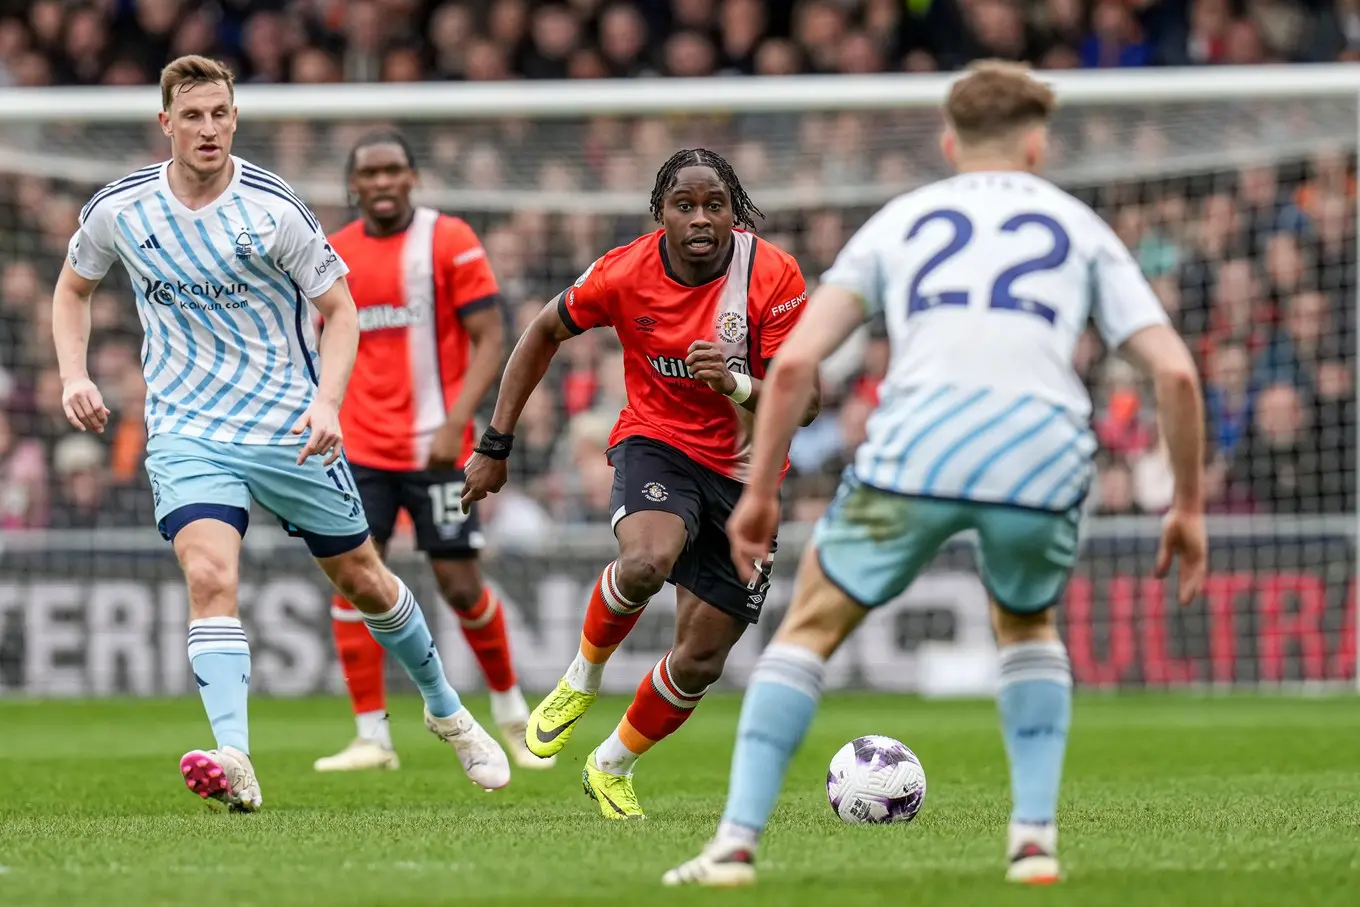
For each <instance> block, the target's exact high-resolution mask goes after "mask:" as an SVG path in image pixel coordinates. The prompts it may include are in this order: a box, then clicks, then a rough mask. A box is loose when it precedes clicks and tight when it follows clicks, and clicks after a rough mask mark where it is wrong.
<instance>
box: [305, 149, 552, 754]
mask: <svg viewBox="0 0 1360 907" xmlns="http://www.w3.org/2000/svg"><path fill="white" fill-rule="evenodd" d="M347 170H348V177H349V189H350V193H351V195H352V196H353V197H354V198H355V199H356V200H357V201H358V204H359V207H360V209H361V210H362V216H361V217H360V218H359V219H357V220H355V221H353V222H351V223H349V224H347V225H346V226H345V227H344V228H342V229H341V230H339V231H338V232H336V233H334V234H332V235H331V244H332V245H333V246H334V247H335V250H336V252H337V253H339V254H340V255H341V256H342V257H343V258H344V260H345V261H346V262H348V263H349V265H350V280H349V285H350V290H351V292H352V293H353V294H354V300H355V303H356V304H357V305H358V308H359V332H360V333H359V355H358V358H357V359H356V360H355V363H354V376H353V377H352V378H351V379H350V384H349V391H348V392H347V394H346V396H345V402H344V405H343V407H342V408H341V411H340V422H341V426H342V430H343V431H344V434H345V452H346V454H347V455H348V456H349V461H350V464H351V466H352V468H353V471H354V478H355V483H356V484H357V486H358V489H359V496H360V497H361V498H362V499H363V505H364V511H365V513H366V514H367V515H368V521H369V525H370V527H371V529H372V533H373V540H374V541H375V542H376V543H377V544H378V545H379V547H380V548H383V549H385V547H386V544H387V541H388V540H389V539H390V538H391V536H392V530H393V527H394V525H395V524H396V520H397V515H398V512H399V511H401V510H405V511H406V512H407V513H408V514H409V515H410V517H411V521H412V522H413V523H414V524H415V533H416V543H417V545H418V547H419V548H420V549H421V550H422V551H424V552H425V553H426V555H427V556H428V557H429V559H430V566H431V567H433V569H434V575H435V580H436V582H437V584H438V586H439V591H440V593H441V594H442V595H443V597H444V600H445V601H447V602H448V603H449V604H450V605H452V606H453V609H454V611H455V612H457V615H458V620H459V623H460V624H461V625H462V629H463V635H464V636H465V637H466V638H467V641H468V645H469V646H471V647H472V651H473V654H474V655H476V657H477V661H478V663H479V664H480V665H481V668H482V673H483V674H484V675H485V676H486V682H487V686H488V687H489V688H490V690H491V711H492V717H493V718H494V720H495V722H496V724H497V725H499V727H500V729H501V733H502V735H503V736H504V737H505V741H506V744H507V752H508V753H509V755H510V757H511V758H512V759H514V761H515V762H516V763H518V764H519V765H522V766H526V767H529V768H544V767H547V766H549V765H551V763H544V762H543V761H542V760H541V759H538V758H535V757H534V756H532V755H531V754H529V752H528V751H527V750H526V749H525V746H524V734H525V726H526V721H527V719H528V717H529V709H528V705H527V703H526V702H525V701H524V696H523V694H521V693H520V690H519V686H518V685H517V683H516V679H515V669H514V666H513V664H512V662H511V658H510V644H509V640H508V638H507V634H506V626H505V616H504V614H503V613H502V611H501V605H500V602H499V601H498V600H497V598H496V595H495V594H494V593H493V592H492V591H491V589H490V587H488V586H486V585H485V584H484V583H483V582H482V575H481V571H480V569H479V567H478V562H477V551H478V549H479V548H481V547H482V534H481V532H480V531H479V528H478V524H477V515H476V513H475V512H464V510H463V508H462V506H461V504H460V499H461V496H462V488H463V472H462V469H463V465H464V463H465V462H466V460H467V458H468V456H469V454H470V453H471V452H472V444H473V435H474V432H473V428H472V418H473V413H474V412H475V411H476V408H477V406H478V404H479V403H480V401H481V399H482V397H483V396H484V395H485V394H486V392H487V389H488V388H490V386H491V383H492V382H493V381H494V380H495V378H496V372H497V370H498V369H499V367H500V364H501V357H502V352H503V339H502V325H501V312H500V306H499V296H498V293H499V289H498V287H497V284H496V278H495V276H494V275H493V274H492V273H491V267H490V265H489V264H488V263H487V260H486V253H485V252H484V251H483V250H482V246H481V243H480V242H479V241H478V239H477V236H476V235H475V234H474V233H473V232H472V228H471V227H469V226H468V225H467V224H466V223H465V222H463V221H462V220H460V219H459V218H456V217H451V216H449V215H447V214H441V213H439V212H438V211H435V210H433V209H430V208H422V207H414V206H413V205H412V204H411V190H412V189H413V188H414V187H415V183H416V167H415V160H414V157H413V155H412V153H411V148H410V146H409V145H408V144H407V143H406V141H405V140H404V139H403V138H402V137H401V136H400V135H399V134H397V133H389V132H384V133H375V134H373V135H370V136H368V137H366V138H364V139H362V140H360V142H359V143H358V144H357V145H356V146H355V147H354V149H353V151H352V152H351V153H350V158H349V166H348V168H347ZM331 616H332V618H333V620H332V624H333V627H334V631H335V642H336V648H337V649H338V650H339V653H340V660H341V663H342V665H343V666H344V672H345V683H346V685H347V686H348V687H349V693H350V699H351V701H352V702H353V705H354V713H355V721H356V723H357V725H358V736H357V737H356V739H355V740H354V741H353V742H352V743H351V744H350V745H349V746H348V747H347V748H346V749H344V750H342V751H341V752H339V753H337V754H336V755H334V756H327V757H325V758H322V759H318V760H317V761H316V769H317V771H350V770H356V769H365V768H397V767H398V760H397V755H396V753H395V752H394V750H393V748H392V740H391V737H390V736H389V734H388V728H387V708H386V700H385V693H384V689H383V673H384V665H383V650H382V648H381V647H379V646H378V644H377V642H376V641H375V640H374V639H373V637H372V635H370V634H369V632H368V628H367V627H366V626H365V625H364V624H363V622H362V621H361V619H360V615H359V612H358V611H355V610H354V608H353V607H352V606H351V605H350V603H349V602H347V601H345V600H344V599H343V598H341V597H339V596H336V597H335V599H334V601H333V604H332V607H331Z"/></svg>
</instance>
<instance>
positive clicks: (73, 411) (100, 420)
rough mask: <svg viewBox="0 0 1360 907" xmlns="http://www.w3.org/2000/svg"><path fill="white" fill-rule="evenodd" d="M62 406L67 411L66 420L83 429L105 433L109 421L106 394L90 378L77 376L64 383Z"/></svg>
mask: <svg viewBox="0 0 1360 907" xmlns="http://www.w3.org/2000/svg"><path fill="white" fill-rule="evenodd" d="M61 408H62V409H63V410H65V411H66V420H67V421H68V422H70V423H71V424H72V425H74V426H75V427H76V428H78V429H80V430H81V431H95V432H100V433H103V431H104V426H105V425H107V424H108V421H109V408H108V407H107V406H105V405H104V395H103V394H101V393H100V392H99V388H97V387H95V386H94V382H93V381H91V380H90V379H89V378H76V379H74V380H72V381H67V382H66V383H65V384H63V385H62V388H61Z"/></svg>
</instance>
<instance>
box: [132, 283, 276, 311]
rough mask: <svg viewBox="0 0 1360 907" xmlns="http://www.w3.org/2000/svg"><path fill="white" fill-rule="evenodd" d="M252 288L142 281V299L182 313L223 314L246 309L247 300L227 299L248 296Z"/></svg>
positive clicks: (215, 284) (246, 285)
mask: <svg viewBox="0 0 1360 907" xmlns="http://www.w3.org/2000/svg"><path fill="white" fill-rule="evenodd" d="M249 292H250V285H249V284H246V283H242V282H239V281H238V282H236V283H225V284H223V283H189V282H188V281H185V280H178V281H170V280H153V279H151V278H149V277H143V278H142V296H143V297H144V298H145V299H146V301H147V302H154V303H155V304H156V305H164V306H173V305H178V306H179V307H180V308H181V309H197V310H200V311H204V312H220V311H222V310H223V309H244V308H245V307H246V301H245V300H244V299H230V298H224V297H232V296H245V295H246V294H247V293H249Z"/></svg>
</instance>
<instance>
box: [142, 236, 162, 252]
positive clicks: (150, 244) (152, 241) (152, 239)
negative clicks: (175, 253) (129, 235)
mask: <svg viewBox="0 0 1360 907" xmlns="http://www.w3.org/2000/svg"><path fill="white" fill-rule="evenodd" d="M160 247H161V241H160V240H159V239H157V238H156V234H155V233H152V234H151V235H150V236H148V237H147V238H146V239H145V240H143V241H142V245H141V248H143V249H159V248H160Z"/></svg>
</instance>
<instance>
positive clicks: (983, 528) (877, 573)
mask: <svg viewBox="0 0 1360 907" xmlns="http://www.w3.org/2000/svg"><path fill="white" fill-rule="evenodd" d="M1079 524H1080V511H1079V509H1078V508H1073V509H1072V510H1069V511H1066V512H1063V513H1049V512H1046V511H1039V510H1026V509H1022V508H1018V507H1010V506H1007V505H1004V504H984V503H978V502H974V501H960V500H946V499H941V498H918V497H910V496H907V495H900V494H893V493H891V492H887V491H882V490H880V489H878V488H874V487H872V486H869V485H865V484H864V483H862V482H861V481H859V479H857V478H856V477H855V476H854V475H853V474H852V473H851V472H850V471H849V470H847V471H846V474H845V477H844V478H842V480H841V485H840V488H839V489H838V490H837V492H836V498H835V500H833V501H832V502H831V506H829V507H828V508H827V510H826V513H824V514H823V515H822V518H821V519H820V520H818V521H817V526H816V528H815V530H814V532H813V542H814V544H815V545H816V546H817V553H818V557H819V559H820V561H821V565H822V572H823V573H825V574H826V576H827V578H828V579H830V580H831V581H832V582H833V583H835V584H836V585H837V586H838V587H839V588H840V589H841V591H843V592H844V593H845V594H846V595H848V596H850V598H852V599H854V600H855V601H856V602H858V603H859V604H861V605H863V606H864V607H867V608H872V607H875V606H877V605H881V604H884V603H885V602H888V601H890V600H891V599H894V598H896V597H897V596H898V595H901V594H902V592H903V591H905V590H906V588H907V587H908V586H910V585H911V583H912V581H913V580H915V579H916V576H917V574H918V573H920V572H921V570H922V569H923V568H925V566H926V565H927V564H929V563H930V560H931V558H933V557H934V556H935V553H936V552H937V551H938V550H939V549H940V548H941V547H942V546H943V545H944V544H945V542H947V541H949V539H950V538H952V537H953V536H955V535H957V534H958V533H960V532H966V531H968V530H970V529H972V530H976V531H977V534H978V543H979V544H978V547H979V551H978V553H979V554H980V562H979V564H978V573H979V574H980V575H981V577H982V584H983V586H985V587H986V589H987V591H988V593H990V594H991V596H992V598H993V599H995V601H996V603H997V604H998V605H1000V606H1001V607H1003V608H1005V609H1006V610H1008V611H1014V612H1016V613H1020V614H1031V613H1034V612H1036V611H1042V610H1043V609H1045V608H1048V607H1050V606H1052V605H1054V604H1056V603H1057V601H1058V599H1059V598H1060V597H1061V596H1062V593H1063V590H1064V589H1065V588H1066V586H1067V580H1068V577H1069V576H1070V575H1071V573H1072V567H1073V566H1074V565H1075V564H1076V561H1077V529H1078V526H1079Z"/></svg>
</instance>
